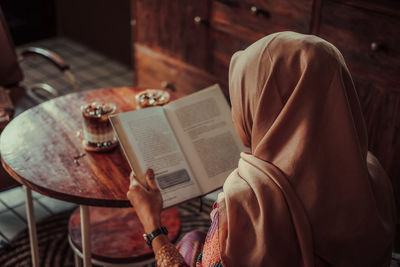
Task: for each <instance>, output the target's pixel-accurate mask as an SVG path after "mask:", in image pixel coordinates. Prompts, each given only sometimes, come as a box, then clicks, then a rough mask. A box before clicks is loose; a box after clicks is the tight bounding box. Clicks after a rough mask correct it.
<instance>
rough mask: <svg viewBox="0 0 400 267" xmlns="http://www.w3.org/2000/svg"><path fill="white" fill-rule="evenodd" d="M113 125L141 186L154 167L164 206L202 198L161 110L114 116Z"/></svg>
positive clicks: (153, 109)
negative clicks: (197, 197)
mask: <svg viewBox="0 0 400 267" xmlns="http://www.w3.org/2000/svg"><path fill="white" fill-rule="evenodd" d="M110 120H111V123H112V125H113V127H114V130H115V132H116V133H117V136H118V139H119V140H120V144H121V147H122V148H123V150H124V153H125V155H126V157H127V159H128V161H129V163H130V164H131V167H132V169H134V171H135V174H136V176H137V177H138V179H139V181H140V182H141V183H142V184H145V183H146V180H145V176H144V173H145V172H146V170H147V168H153V169H154V172H155V177H156V181H157V184H158V186H159V188H160V190H161V193H162V197H163V200H164V207H169V206H172V205H174V204H176V203H179V202H182V201H184V200H186V199H189V198H193V197H194V196H196V195H200V190H199V188H198V185H197V182H196V181H195V179H194V178H193V177H194V176H193V173H192V171H191V169H190V167H189V165H188V164H187V162H186V160H185V157H184V155H183V153H182V151H181V149H180V146H179V144H178V142H177V141H176V139H175V136H174V133H173V131H172V129H171V127H170V126H169V124H168V121H167V119H166V117H165V115H164V111H163V109H162V108H161V107H152V108H146V109H141V110H137V111H130V112H125V113H120V114H117V115H114V116H112V117H111V118H110Z"/></svg>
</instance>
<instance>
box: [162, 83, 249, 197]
mask: <svg viewBox="0 0 400 267" xmlns="http://www.w3.org/2000/svg"><path fill="white" fill-rule="evenodd" d="M164 109H165V112H166V115H167V118H168V120H169V121H170V124H171V125H172V127H173V129H174V131H175V135H176V136H177V139H178V140H179V142H180V144H181V147H182V150H183V152H184V153H185V155H186V157H187V158H188V161H189V164H190V166H191V168H192V170H193V172H194V174H195V176H196V179H197V180H198V183H199V186H200V189H201V191H202V194H206V193H208V192H210V191H213V190H215V189H218V188H219V187H221V186H222V184H223V183H224V181H225V179H226V178H227V176H228V175H229V174H230V173H231V172H232V171H233V170H234V169H236V168H237V164H238V161H239V158H240V152H241V151H246V150H247V149H246V148H245V147H244V145H243V144H242V142H241V140H240V138H239V136H238V134H237V133H236V129H235V127H234V125H233V122H232V115H231V111H230V107H229V105H228V103H227V101H226V99H225V97H224V95H223V93H222V91H221V89H220V87H219V86H218V85H214V86H212V87H210V88H207V89H203V90H201V91H199V92H197V93H194V94H192V95H189V96H187V97H184V98H181V99H178V100H176V101H174V102H171V103H169V104H168V105H166V106H164Z"/></svg>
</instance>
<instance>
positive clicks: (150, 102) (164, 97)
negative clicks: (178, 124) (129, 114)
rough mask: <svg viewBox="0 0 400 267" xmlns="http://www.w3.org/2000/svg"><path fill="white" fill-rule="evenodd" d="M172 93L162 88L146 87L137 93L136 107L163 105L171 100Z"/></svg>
mask: <svg viewBox="0 0 400 267" xmlns="http://www.w3.org/2000/svg"><path fill="white" fill-rule="evenodd" d="M169 99H170V94H169V93H168V92H167V91H165V90H161V89H146V90H144V91H141V92H140V93H138V94H137V95H136V109H141V108H147V107H153V106H162V105H165V104H167V103H168V102H169Z"/></svg>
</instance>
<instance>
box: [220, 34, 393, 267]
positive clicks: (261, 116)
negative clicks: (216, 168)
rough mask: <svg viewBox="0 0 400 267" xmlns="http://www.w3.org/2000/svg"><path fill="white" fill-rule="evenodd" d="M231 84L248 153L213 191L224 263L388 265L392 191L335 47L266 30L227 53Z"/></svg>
mask: <svg viewBox="0 0 400 267" xmlns="http://www.w3.org/2000/svg"><path fill="white" fill-rule="evenodd" d="M229 88H230V98H231V103H232V116H233V120H234V123H235V126H236V128H237V131H238V132H239V135H240V137H241V139H242V141H243V142H244V143H245V144H246V145H248V146H249V147H250V148H251V153H247V154H246V153H242V155H241V159H240V161H239V166H238V169H237V170H235V171H234V172H233V173H232V174H231V175H230V176H229V177H228V179H227V181H226V182H225V184H224V193H221V194H220V195H219V197H218V216H219V217H218V218H219V240H220V241H219V245H220V246H219V249H220V253H221V258H222V261H223V264H224V265H225V266H278V267H282V266H307V267H308V266H374V267H377V266H389V264H390V263H389V262H390V258H391V249H392V242H393V235H394V221H395V219H394V201H393V192H392V188H391V185H390V181H389V179H388V177H387V176H386V174H385V172H384V171H383V169H382V167H381V165H380V164H379V162H378V160H377V159H376V158H375V157H374V156H373V155H372V154H371V153H369V152H368V149H367V145H368V141H367V135H366V128H365V123H364V120H363V116H362V113H361V108H360V104H359V101H358V97H357V93H356V91H355V89H354V86H353V82H352V79H351V76H350V73H349V71H348V69H347V67H346V64H345V62H344V59H343V57H342V55H341V53H340V52H339V51H338V50H337V49H336V48H335V47H334V46H333V45H332V44H330V43H328V42H326V41H324V40H323V39H321V38H318V37H316V36H312V35H303V34H298V33H294V32H281V33H276V34H272V35H269V36H267V37H265V38H262V39H260V40H259V41H257V42H255V43H254V44H252V45H251V46H250V47H248V48H247V49H246V50H244V51H240V52H237V53H236V54H235V55H234V56H233V57H232V60H231V65H230V71H229Z"/></svg>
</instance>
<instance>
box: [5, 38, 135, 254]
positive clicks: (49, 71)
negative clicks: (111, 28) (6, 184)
mask: <svg viewBox="0 0 400 267" xmlns="http://www.w3.org/2000/svg"><path fill="white" fill-rule="evenodd" d="M26 46H37V47H41V48H47V49H50V50H52V51H54V52H56V53H57V54H59V55H60V56H61V57H62V58H63V59H64V60H65V62H66V63H67V64H68V65H70V67H71V71H72V73H73V74H74V76H75V78H76V80H77V81H78V83H79V90H87V89H93V88H109V87H120V86H131V85H132V83H133V80H132V73H133V72H132V70H130V69H129V68H128V67H126V66H124V65H121V64H119V63H118V62H116V61H114V60H111V59H109V58H107V57H105V56H103V55H101V54H99V53H96V52H94V51H93V50H90V49H89V48H87V47H85V46H83V45H80V44H78V43H76V42H73V41H71V40H69V39H65V38H53V39H48V40H43V41H39V42H35V43H32V44H28V45H24V46H23V47H18V48H17V52H21V51H22V50H23V48H24V47H26ZM21 66H22V69H23V73H24V80H23V85H24V86H31V85H33V84H36V83H43V82H45V83H48V84H50V85H51V86H53V87H54V88H57V89H58V90H59V92H60V94H61V95H62V94H67V93H69V92H72V86H71V85H70V83H69V81H68V80H67V78H66V77H65V76H64V75H62V74H61V73H60V72H59V71H58V69H56V68H55V67H54V66H53V65H51V64H49V63H48V62H47V61H45V60H44V59H42V58H38V57H30V58H28V59H26V60H25V61H23V62H22V64H21ZM34 104H35V103H33V102H29V103H27V106H28V107H29V106H33V105H34ZM33 198H34V208H35V216H36V221H37V222H38V221H40V220H42V219H44V218H46V217H48V216H50V215H52V214H56V213H59V212H62V211H65V210H67V209H72V208H73V207H75V206H76V205H75V204H72V203H68V202H64V201H60V200H57V199H53V198H49V197H46V196H43V195H41V194H38V193H36V192H33ZM26 227H27V224H26V211H25V192H24V190H23V188H22V187H21V186H18V187H15V188H12V189H9V190H7V191H4V192H1V193H0V247H1V246H3V245H4V244H6V243H7V242H9V241H11V240H12V239H13V238H14V237H15V236H16V235H17V234H18V233H19V232H21V231H22V230H24V229H26Z"/></svg>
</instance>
